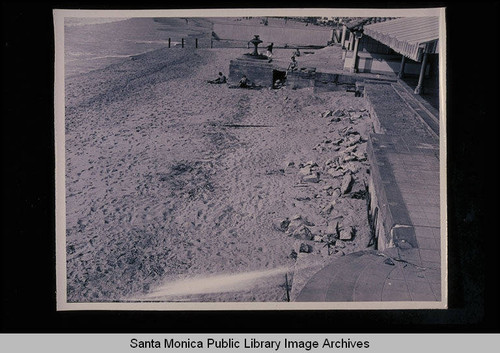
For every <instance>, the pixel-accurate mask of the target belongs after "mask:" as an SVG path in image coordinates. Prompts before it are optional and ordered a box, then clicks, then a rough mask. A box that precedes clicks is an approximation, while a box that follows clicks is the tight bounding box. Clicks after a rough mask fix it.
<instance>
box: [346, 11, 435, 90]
mask: <svg viewBox="0 0 500 353" xmlns="http://www.w3.org/2000/svg"><path fill="white" fill-rule="evenodd" d="M439 24H440V22H439V17H402V18H396V19H387V20H385V21H380V20H378V21H370V20H368V19H367V18H363V19H357V20H356V21H353V23H352V25H350V24H349V23H348V24H347V26H346V27H347V29H348V30H349V31H351V34H352V35H350V38H352V40H353V41H354V42H353V44H351V43H349V45H347V46H346V47H345V48H346V53H345V63H344V68H345V69H348V70H350V71H351V72H372V73H382V74H397V75H398V77H399V78H403V76H404V75H414V76H418V83H417V85H416V87H415V93H417V94H420V93H421V91H422V88H423V80H424V76H429V75H430V73H431V72H432V71H436V70H435V69H436V67H437V61H438V60H437V56H438V54H439Z"/></svg>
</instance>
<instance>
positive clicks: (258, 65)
mask: <svg viewBox="0 0 500 353" xmlns="http://www.w3.org/2000/svg"><path fill="white" fill-rule="evenodd" d="M243 75H246V76H247V78H248V79H249V80H250V81H251V82H253V83H255V84H256V85H259V86H264V87H271V86H272V85H273V66H272V65H271V64H269V63H268V62H267V61H265V60H246V59H235V60H231V61H230V63H229V78H228V81H229V83H230V84H237V83H238V82H239V81H240V79H241V77H242V76H243Z"/></svg>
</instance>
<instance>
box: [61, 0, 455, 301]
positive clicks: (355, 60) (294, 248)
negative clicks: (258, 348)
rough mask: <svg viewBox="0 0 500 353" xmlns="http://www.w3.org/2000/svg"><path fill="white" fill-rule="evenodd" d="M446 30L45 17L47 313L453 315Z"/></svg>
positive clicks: (251, 18)
mask: <svg viewBox="0 0 500 353" xmlns="http://www.w3.org/2000/svg"><path fill="white" fill-rule="evenodd" d="M445 23H446V19H445V12H444V9H442V8H429V9H425V8H423V9H335V8H331V9H300V10H298V9H274V10H273V9H246V10H245V9H233V10H213V9H212V10H54V28H55V51H56V55H55V137H56V139H55V150H56V156H55V162H56V175H55V180H56V190H55V191H56V250H57V252H56V255H57V309H58V310H100V309H103V310H113V309H124V310H148V309H154V310H191V309H197V310H200V309H201V310H212V309H213V310H215V309H216V310H233V309H238V310H241V309H243V310H259V309H267V310H269V309H270V310H274V309H276V310H287V309H294V310H296V309H316V310H321V309H381V310H383V309H405V308H409V309H445V308H447V305H448V293H447V270H448V268H447V266H448V263H447V258H446V250H447V229H446V224H447V223H446V219H447V206H446V181H447V179H446V175H447V174H446V173H447V169H446V135H445V133H446V130H445V129H443V126H445V124H446V116H445V114H446V110H445V109H444V106H445V104H446V101H445V93H446V80H445V78H446V31H445V28H446V27H445Z"/></svg>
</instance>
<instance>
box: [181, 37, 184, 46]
mask: <svg viewBox="0 0 500 353" xmlns="http://www.w3.org/2000/svg"><path fill="white" fill-rule="evenodd" d="M181 48H184V38H182V39H181Z"/></svg>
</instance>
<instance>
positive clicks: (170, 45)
mask: <svg viewBox="0 0 500 353" xmlns="http://www.w3.org/2000/svg"><path fill="white" fill-rule="evenodd" d="M185 46H186V40H185V39H184V38H181V48H184V47H185ZM168 47H169V48H171V47H172V38H168ZM194 47H195V48H198V38H195V39H194ZM213 47H214V41H213V40H212V39H210V48H213Z"/></svg>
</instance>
